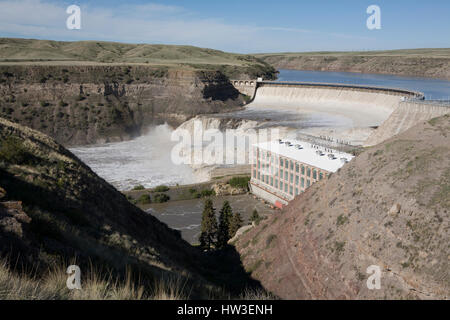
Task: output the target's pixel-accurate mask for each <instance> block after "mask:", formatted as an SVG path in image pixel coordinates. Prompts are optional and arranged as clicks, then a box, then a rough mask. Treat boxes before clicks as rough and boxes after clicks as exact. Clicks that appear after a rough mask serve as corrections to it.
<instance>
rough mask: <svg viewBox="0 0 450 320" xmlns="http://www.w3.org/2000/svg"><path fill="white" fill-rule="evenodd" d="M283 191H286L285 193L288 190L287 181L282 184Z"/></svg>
mask: <svg viewBox="0 0 450 320" xmlns="http://www.w3.org/2000/svg"><path fill="white" fill-rule="evenodd" d="M284 192H286V193H287V192H288V184H287V183H285V184H284Z"/></svg>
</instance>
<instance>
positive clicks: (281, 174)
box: [280, 169, 284, 179]
mask: <svg viewBox="0 0 450 320" xmlns="http://www.w3.org/2000/svg"><path fill="white" fill-rule="evenodd" d="M283 172H284V171H283V169H281V171H280V179H283V177H284V174H283Z"/></svg>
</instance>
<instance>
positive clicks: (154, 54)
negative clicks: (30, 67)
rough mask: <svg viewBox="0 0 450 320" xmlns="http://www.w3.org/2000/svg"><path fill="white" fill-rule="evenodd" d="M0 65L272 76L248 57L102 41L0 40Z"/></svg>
mask: <svg viewBox="0 0 450 320" xmlns="http://www.w3.org/2000/svg"><path fill="white" fill-rule="evenodd" d="M0 62H7V63H27V62H33V63H41V64H45V63H47V64H48V63H52V64H53V63H58V64H72V65H73V64H75V65H77V64H78V65H79V64H92V63H108V64H111V63H112V64H147V65H166V66H189V67H193V68H196V69H202V68H207V69H211V68H213V66H222V69H225V70H226V71H229V70H232V69H233V67H234V68H236V67H241V68H249V69H254V70H255V72H260V73H267V74H266V76H269V74H270V73H272V72H274V70H273V69H271V67H270V66H268V65H266V64H265V63H264V62H263V61H261V60H259V59H257V58H255V57H253V56H250V55H242V54H233V53H227V52H223V51H218V50H212V49H204V48H197V47H192V46H175V45H152V44H125V43H118V42H102V41H78V42H61V41H50V40H28V39H11V38H0ZM225 67H227V68H225ZM242 73H244V72H242ZM236 75H237V74H236ZM230 76H233V74H230ZM269 77H270V76H269Z"/></svg>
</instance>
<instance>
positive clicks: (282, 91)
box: [248, 82, 418, 127]
mask: <svg viewBox="0 0 450 320" xmlns="http://www.w3.org/2000/svg"><path fill="white" fill-rule="evenodd" d="M417 94H418V93H415V92H408V91H406V90H404V91H403V90H388V89H381V88H380V89H374V88H370V87H358V86H344V85H313V84H311V85H308V84H295V83H292V84H287V83H280V84H278V83H276V82H271V83H262V84H261V85H260V86H259V87H258V89H257V90H256V95H255V98H254V100H253V102H252V103H251V104H250V105H249V106H248V107H249V108H258V109H278V110H290V111H297V112H304V113H323V114H330V115H332V116H336V115H338V116H342V117H344V118H346V119H348V120H349V121H351V123H350V125H351V126H353V127H376V126H379V125H380V124H381V123H383V121H385V120H386V119H387V118H388V117H389V115H390V114H391V113H392V112H393V111H394V110H395V109H396V107H397V106H398V103H399V101H400V100H401V99H402V97H404V98H410V97H414V96H416V95H417Z"/></svg>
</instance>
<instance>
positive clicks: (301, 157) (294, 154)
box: [253, 139, 354, 172]
mask: <svg viewBox="0 0 450 320" xmlns="http://www.w3.org/2000/svg"><path fill="white" fill-rule="evenodd" d="M281 141H282V142H283V143H280V142H279V141H278V140H274V141H267V142H262V143H257V144H254V145H253V147H256V148H260V149H262V150H265V151H270V152H272V153H276V154H278V155H279V156H282V157H286V158H290V159H292V160H296V161H299V162H303V163H304V164H307V165H310V166H313V167H316V168H319V169H322V170H326V171H329V172H336V171H338V169H340V168H341V167H342V166H343V165H344V164H345V163H346V161H351V160H352V159H353V158H354V156H353V155H351V154H349V153H345V152H341V151H338V150H334V149H331V148H325V147H322V146H317V145H314V144H312V143H310V142H306V141H301V140H293V139H283V140H281ZM286 142H288V143H290V144H291V146H289V145H288V144H287V143H286ZM298 145H300V146H301V147H302V149H299V148H298V147H297V146H298ZM318 151H321V154H322V155H320V154H318ZM331 155H333V156H334V157H331ZM344 159H346V160H345V161H344Z"/></svg>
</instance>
